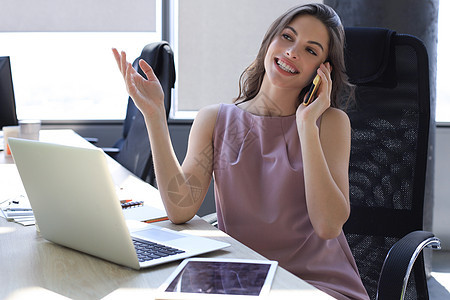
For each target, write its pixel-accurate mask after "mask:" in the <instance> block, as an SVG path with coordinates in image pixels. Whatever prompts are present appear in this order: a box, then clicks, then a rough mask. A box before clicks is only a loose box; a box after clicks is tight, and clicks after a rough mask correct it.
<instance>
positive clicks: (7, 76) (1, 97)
mask: <svg viewBox="0 0 450 300" xmlns="http://www.w3.org/2000/svg"><path fill="white" fill-rule="evenodd" d="M17 124H18V121H17V114H16V101H15V99H14V89H13V83H12V76H11V63H10V61H9V56H0V129H1V128H2V127H3V126H15V125H17Z"/></svg>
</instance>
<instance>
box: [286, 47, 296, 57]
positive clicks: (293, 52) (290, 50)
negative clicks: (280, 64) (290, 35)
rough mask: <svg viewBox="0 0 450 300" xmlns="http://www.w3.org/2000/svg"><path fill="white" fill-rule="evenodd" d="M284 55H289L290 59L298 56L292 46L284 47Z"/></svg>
mask: <svg viewBox="0 0 450 300" xmlns="http://www.w3.org/2000/svg"><path fill="white" fill-rule="evenodd" d="M286 56H287V57H290V58H291V59H297V58H298V53H297V50H296V49H295V48H294V47H291V48H288V49H286Z"/></svg>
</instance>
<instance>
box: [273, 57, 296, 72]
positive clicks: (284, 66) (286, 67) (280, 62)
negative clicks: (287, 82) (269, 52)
mask: <svg viewBox="0 0 450 300" xmlns="http://www.w3.org/2000/svg"><path fill="white" fill-rule="evenodd" d="M277 64H278V65H279V66H280V68H281V69H283V70H284V71H286V72H289V73H292V74H295V73H297V71H295V70H294V69H293V68H292V67H290V66H288V65H287V64H285V63H284V62H282V61H281V60H277Z"/></svg>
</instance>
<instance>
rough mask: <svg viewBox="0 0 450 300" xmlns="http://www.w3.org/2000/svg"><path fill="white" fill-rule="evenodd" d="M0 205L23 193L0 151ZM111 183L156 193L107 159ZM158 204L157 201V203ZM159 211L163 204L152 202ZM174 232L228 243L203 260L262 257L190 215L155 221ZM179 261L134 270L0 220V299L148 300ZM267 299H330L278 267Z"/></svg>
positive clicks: (65, 137)
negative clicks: (181, 221)
mask: <svg viewBox="0 0 450 300" xmlns="http://www.w3.org/2000/svg"><path fill="white" fill-rule="evenodd" d="M41 139H42V140H46V141H50V140H53V141H58V142H61V143H65V144H72V145H75V144H78V145H85V146H87V147H91V145H89V144H88V143H87V142H85V141H84V140H82V138H81V137H79V136H78V135H76V134H75V133H74V132H73V131H67V130H64V131H43V132H42V134H41ZM0 162H2V164H0V201H1V200H2V199H5V198H7V197H8V195H17V194H20V193H23V192H24V189H23V186H22V183H21V181H20V177H19V174H18V172H17V169H16V168H15V165H14V164H13V163H12V160H9V159H5V158H4V154H3V153H1V159H0ZM110 165H111V172H112V174H113V177H114V179H115V181H116V184H119V185H122V186H126V187H129V188H132V189H133V191H134V192H135V193H136V194H135V195H132V197H142V198H145V199H146V200H148V197H149V195H151V194H153V193H157V194H159V193H158V191H157V190H155V189H154V188H153V187H151V186H150V185H148V184H147V183H144V182H142V181H141V180H139V179H137V178H136V177H134V176H133V175H132V174H131V173H130V172H128V171H127V170H126V169H124V168H123V167H122V166H120V165H119V164H118V163H116V162H114V161H113V160H112V159H111V161H110ZM159 201H160V200H159ZM155 204H156V205H158V206H160V207H162V203H155ZM155 224H157V225H160V226H165V227H168V228H171V229H173V230H177V231H182V232H188V233H190V234H195V235H200V236H206V237H210V238H213V239H218V240H222V241H226V242H228V243H230V244H231V247H228V248H226V249H224V250H220V251H217V252H213V253H210V254H207V255H203V256H204V257H228V258H249V259H264V258H263V257H262V256H261V255H259V254H257V253H256V252H254V251H253V250H251V249H249V248H247V247H246V246H244V245H243V244H241V243H239V242H238V241H236V240H234V239H232V238H231V237H229V236H228V235H226V234H225V233H223V232H222V231H220V230H218V229H216V228H214V227H213V226H211V225H209V224H208V223H206V222H205V221H204V220H202V219H201V218H198V217H195V218H194V219H193V220H191V221H189V222H188V223H186V224H184V225H174V224H172V223H170V222H169V221H164V222H159V223H155ZM178 264H179V262H173V263H169V264H165V265H161V266H156V267H153V268H149V269H145V270H141V271H135V270H132V269H128V268H126V267H122V266H118V265H116V264H113V263H110V262H107V261H104V260H101V259H99V258H96V257H93V256H90V255H86V254H84V253H80V252H77V251H74V250H71V249H68V248H65V247H61V246H59V245H56V244H53V243H51V242H48V241H46V240H45V239H43V238H42V237H41V236H40V235H39V233H38V232H36V228H35V226H29V227H24V226H22V225H19V224H17V223H13V222H7V221H6V220H5V219H3V218H0V299H37V298H39V299H41V298H42V299H61V298H63V299H64V298H66V297H67V298H71V299H130V297H134V298H135V299H144V298H145V299H153V298H154V293H155V290H156V289H157V288H158V287H159V286H160V285H161V284H162V283H163V281H164V280H165V279H166V278H167V277H168V276H169V275H170V273H171V272H172V271H173V270H174V269H175V267H176V266H177V265H178ZM270 298H271V299H332V298H331V297H329V296H328V295H326V294H324V293H322V292H321V291H319V290H317V289H315V288H314V287H312V286H310V285H309V284H307V283H306V282H304V281H303V280H301V279H299V278H298V277H296V276H294V275H292V274H291V273H289V272H288V271H286V270H284V269H283V268H280V267H278V269H277V272H276V275H275V279H274V282H273V285H272V290H271V293H270Z"/></svg>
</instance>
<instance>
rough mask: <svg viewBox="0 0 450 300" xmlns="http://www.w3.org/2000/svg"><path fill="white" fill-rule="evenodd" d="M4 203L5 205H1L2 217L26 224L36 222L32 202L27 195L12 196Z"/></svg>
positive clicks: (0, 212)
mask: <svg viewBox="0 0 450 300" xmlns="http://www.w3.org/2000/svg"><path fill="white" fill-rule="evenodd" d="M5 202H6V203H5ZM3 203H4V205H2V206H1V207H0V217H3V218H5V219H7V220H8V221H14V222H16V223H19V224H22V225H24V226H29V225H35V224H36V220H35V219H34V214H33V210H32V209H31V206H30V202H29V201H28V198H26V197H25V196H18V197H15V198H10V199H7V200H5V201H3Z"/></svg>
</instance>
